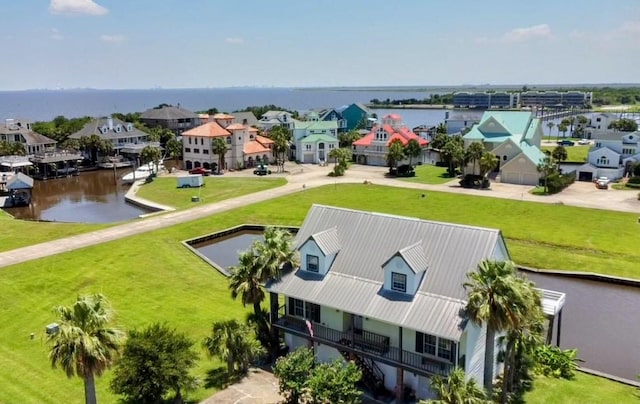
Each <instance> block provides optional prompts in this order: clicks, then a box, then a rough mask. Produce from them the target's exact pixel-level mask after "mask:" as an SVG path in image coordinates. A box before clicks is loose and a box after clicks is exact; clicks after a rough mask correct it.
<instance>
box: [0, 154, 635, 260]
mask: <svg viewBox="0 0 640 404" xmlns="http://www.w3.org/2000/svg"><path fill="white" fill-rule="evenodd" d="M331 168H332V167H331V166H327V167H319V166H307V165H304V166H302V167H301V168H299V169H297V170H296V174H275V175H274V176H285V177H286V178H287V181H288V182H287V184H286V185H284V186H281V187H278V188H274V189H269V190H265V191H260V192H257V193H253V194H248V195H243V196H239V197H236V198H231V199H227V200H224V201H220V202H216V203H212V204H206V205H200V206H196V207H194V208H191V209H188V210H181V211H173V212H166V213H163V214H154V215H150V216H149V217H146V218H143V219H140V220H135V221H132V222H129V223H125V224H122V225H118V226H113V227H110V228H107V229H102V230H97V231H94V232H89V233H83V234H79V235H76V236H71V237H67V238H63V239H58V240H52V241H48V242H45V243H41V244H36V245H31V246H27V247H22V248H18V249H15V250H10V251H5V252H2V253H0V268H1V267H6V266H9V265H14V264H18V263H22V262H26V261H30V260H34V259H38V258H42V257H46V256H49V255H54V254H59V253H63V252H67V251H72V250H76V249H79V248H83V247H88V246H92V245H96V244H100V243H104V242H107V241H112V240H117V239H120V238H124V237H128V236H133V235H137V234H142V233H146V232H148V231H153V230H157V229H161V228H164V227H169V226H173V225H176V224H179V223H184V222H188V221H191V220H197V219H200V218H202V217H204V216H209V215H213V214H216V213H221V212H226V211H228V210H231V209H235V208H238V207H242V206H246V205H250V204H253V203H256V202H262V201H266V200H269V199H273V198H277V197H280V196H284V195H289V194H292V193H296V192H302V191H304V190H305V189H309V188H315V187H319V186H323V185H329V184H343V183H364V182H365V181H367V182H369V183H372V184H375V185H385V186H394V187H401V188H411V189H416V190H420V191H441V192H453V193H459V194H467V195H476V196H484V197H493V198H503V199H515V200H523V201H532V202H542V203H550V204H565V205H572V206H580V207H588V208H599V209H609V210H618V211H624V212H633V213H640V201H638V200H637V193H636V192H627V191H614V190H607V191H602V190H595V187H594V186H593V185H592V184H590V183H576V184H573V185H571V187H569V188H568V189H567V190H565V191H563V192H561V193H560V194H557V195H552V196H537V195H531V194H529V193H528V191H529V190H530V189H531V187H527V186H522V185H512V184H500V183H494V184H492V189H491V190H475V189H463V188H460V187H459V186H458V185H457V180H453V181H451V182H449V183H447V184H443V185H427V184H420V183H415V182H410V181H403V180H397V179H390V178H385V177H384V173H385V172H386V168H384V167H370V166H358V165H354V166H352V168H350V169H349V170H348V171H347V173H346V175H345V176H344V177H337V178H334V177H328V176H327V174H328V173H329V171H331ZM225 176H251V177H253V175H252V173H251V172H250V171H249V170H245V171H242V172H237V173H228V174H225ZM138 186H139V185H138Z"/></svg>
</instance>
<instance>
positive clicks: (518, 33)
mask: <svg viewBox="0 0 640 404" xmlns="http://www.w3.org/2000/svg"><path fill="white" fill-rule="evenodd" d="M502 38H503V39H504V41H505V42H522V41H528V40H530V39H550V38H551V28H549V26H548V25H547V24H540V25H533V26H531V27H526V28H516V29H513V30H511V31H509V32H507V33H505V34H504V35H503V36H502Z"/></svg>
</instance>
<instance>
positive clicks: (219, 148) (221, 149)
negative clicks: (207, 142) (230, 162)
mask: <svg viewBox="0 0 640 404" xmlns="http://www.w3.org/2000/svg"><path fill="white" fill-rule="evenodd" d="M227 150H228V149H227V142H226V140H224V139H223V138H221V137H217V138H215V139H213V142H212V143H211V153H213V154H215V155H217V156H218V174H220V170H222V166H224V156H225V154H226V153H227Z"/></svg>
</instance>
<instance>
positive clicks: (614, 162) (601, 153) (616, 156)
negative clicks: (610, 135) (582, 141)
mask: <svg viewBox="0 0 640 404" xmlns="http://www.w3.org/2000/svg"><path fill="white" fill-rule="evenodd" d="M601 157H606V158H607V159H608V160H609V164H602V161H600V163H598V159H600V158H601ZM588 162H589V163H590V164H592V165H594V166H596V167H598V168H613V169H618V168H619V167H620V153H619V152H616V151H614V150H610V149H608V148H602V149H598V150H594V151H591V152H589V158H588Z"/></svg>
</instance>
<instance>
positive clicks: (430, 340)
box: [416, 331, 437, 356]
mask: <svg viewBox="0 0 640 404" xmlns="http://www.w3.org/2000/svg"><path fill="white" fill-rule="evenodd" d="M436 342H437V341H436V337H435V336H434V335H429V334H423V333H421V332H418V331H416V352H419V353H425V354H429V355H433V356H435V355H436V346H437V345H436Z"/></svg>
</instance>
